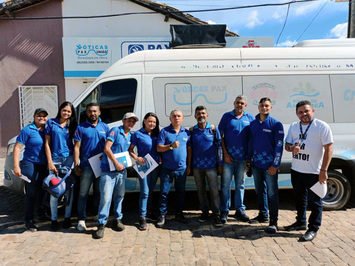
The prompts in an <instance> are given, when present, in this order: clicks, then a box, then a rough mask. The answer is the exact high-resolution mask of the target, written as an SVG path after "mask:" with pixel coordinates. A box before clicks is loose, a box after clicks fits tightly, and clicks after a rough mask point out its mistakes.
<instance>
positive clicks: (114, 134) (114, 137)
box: [107, 128, 117, 142]
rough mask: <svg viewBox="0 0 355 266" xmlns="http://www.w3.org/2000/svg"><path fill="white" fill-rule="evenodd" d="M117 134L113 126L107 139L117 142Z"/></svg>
mask: <svg viewBox="0 0 355 266" xmlns="http://www.w3.org/2000/svg"><path fill="white" fill-rule="evenodd" d="M116 134H117V132H116V130H115V128H112V129H111V130H110V132H109V133H108V136H107V139H109V140H111V141H112V142H115V139H116Z"/></svg>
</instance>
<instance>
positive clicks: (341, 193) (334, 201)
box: [323, 171, 351, 211]
mask: <svg viewBox="0 0 355 266" xmlns="http://www.w3.org/2000/svg"><path fill="white" fill-rule="evenodd" d="M327 186H328V191H327V195H326V196H325V197H324V199H323V207H324V210H328V211H332V210H339V209H341V208H343V207H344V206H345V205H346V203H347V202H348V201H349V199H350V196H351V185H350V182H349V180H348V179H347V178H346V176H345V175H343V174H342V173H339V172H338V171H329V172H328V180H327Z"/></svg>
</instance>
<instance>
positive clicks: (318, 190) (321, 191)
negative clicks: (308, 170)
mask: <svg viewBox="0 0 355 266" xmlns="http://www.w3.org/2000/svg"><path fill="white" fill-rule="evenodd" d="M311 190H312V191H313V192H314V193H315V194H316V195H317V196H319V197H320V198H321V199H323V198H324V197H325V196H326V195H327V190H328V187H327V182H325V183H323V184H321V183H319V182H317V183H315V184H314V185H313V186H312V187H311Z"/></svg>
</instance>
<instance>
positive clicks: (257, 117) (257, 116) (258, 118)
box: [255, 113, 270, 122]
mask: <svg viewBox="0 0 355 266" xmlns="http://www.w3.org/2000/svg"><path fill="white" fill-rule="evenodd" d="M269 117H270V114H268V115H267V117H266V118H265V120H264V121H261V120H260V113H259V114H257V115H256V116H255V118H256V119H257V120H259V121H260V122H265V121H266V120H269V119H270V118H269Z"/></svg>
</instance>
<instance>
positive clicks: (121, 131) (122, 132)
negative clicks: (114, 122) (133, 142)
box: [118, 126, 131, 138]
mask: <svg viewBox="0 0 355 266" xmlns="http://www.w3.org/2000/svg"><path fill="white" fill-rule="evenodd" d="M118 130H119V132H120V134H121V135H122V136H124V137H125V138H126V134H125V133H124V130H123V126H119V127H118ZM130 135H131V132H128V136H127V138H128V137H129V136H130Z"/></svg>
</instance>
